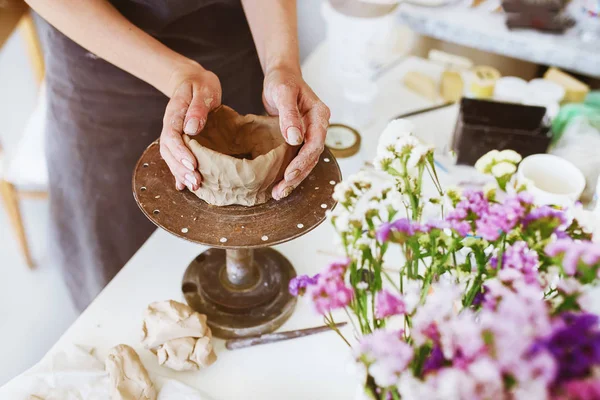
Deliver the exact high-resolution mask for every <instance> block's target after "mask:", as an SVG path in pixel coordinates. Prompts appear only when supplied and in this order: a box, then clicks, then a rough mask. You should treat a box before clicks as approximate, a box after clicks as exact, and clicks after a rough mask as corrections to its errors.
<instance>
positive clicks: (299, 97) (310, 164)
mask: <svg viewBox="0 0 600 400" xmlns="http://www.w3.org/2000/svg"><path fill="white" fill-rule="evenodd" d="M263 101H264V104H265V107H266V109H267V112H268V113H269V114H271V115H279V125H280V128H281V133H282V134H283V137H284V138H285V140H286V141H287V142H288V143H289V144H290V145H293V146H297V145H300V144H302V143H304V145H303V146H302V148H301V149H300V151H299V153H298V155H297V156H296V158H294V159H293V160H292V162H291V163H290V165H289V166H288V167H287V169H286V170H285V176H284V180H283V181H281V182H279V183H278V184H277V185H275V187H274V188H273V192H272V196H273V198H274V199H276V200H280V199H283V198H285V197H287V196H289V195H290V193H292V191H293V190H294V189H295V188H296V187H297V186H298V185H299V184H300V182H302V181H303V180H304V179H305V178H306V177H307V176H308V174H310V172H311V171H312V170H313V168H314V167H315V166H316V165H317V163H318V162H319V157H320V155H321V153H322V152H323V149H324V148H325V136H326V135H327V127H328V126H329V115H330V113H329V108H327V106H326V105H325V104H323V102H322V101H321V100H319V98H318V97H317V95H316V94H315V93H314V92H313V91H312V89H311V88H310V87H309V86H308V85H307V84H306V82H304V80H303V79H302V74H301V72H300V69H299V68H287V67H284V68H273V69H270V70H269V71H268V72H267V74H266V76H265V84H264V92H263Z"/></svg>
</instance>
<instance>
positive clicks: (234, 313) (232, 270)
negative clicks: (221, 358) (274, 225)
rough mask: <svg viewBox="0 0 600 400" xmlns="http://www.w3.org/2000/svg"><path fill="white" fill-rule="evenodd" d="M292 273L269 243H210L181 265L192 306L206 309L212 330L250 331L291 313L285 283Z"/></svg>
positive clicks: (233, 334) (272, 325)
mask: <svg viewBox="0 0 600 400" xmlns="http://www.w3.org/2000/svg"><path fill="white" fill-rule="evenodd" d="M295 276H296V271H295V270H294V267H293V266H292V264H291V263H290V262H289V261H288V260H287V259H286V258H285V257H284V256H283V255H282V254H281V253H279V252H278V251H276V250H273V249H271V248H259V249H254V250H253V249H236V250H233V249H228V250H223V249H209V250H207V251H205V252H204V253H202V254H200V255H199V256H198V257H196V259H194V261H192V263H191V264H190V266H189V267H188V269H187V270H186V272H185V274H184V277H183V282H182V291H183V294H184V296H185V299H186V301H187V303H188V304H189V305H190V306H191V307H192V308H193V309H194V310H195V311H198V312H199V313H201V314H206V316H207V317H208V325H209V326H210V328H211V330H212V333H213V335H214V336H216V337H219V338H223V339H231V338H239V337H247V336H255V335H261V334H263V333H268V332H272V331H274V330H276V329H277V328H279V327H280V326H281V325H282V324H283V323H284V322H285V321H286V320H287V319H288V318H289V317H290V316H291V315H292V312H293V310H294V307H295V305H296V298H295V297H293V296H291V295H290V294H289V292H288V285H289V282H290V280H291V279H292V278H293V277H295Z"/></svg>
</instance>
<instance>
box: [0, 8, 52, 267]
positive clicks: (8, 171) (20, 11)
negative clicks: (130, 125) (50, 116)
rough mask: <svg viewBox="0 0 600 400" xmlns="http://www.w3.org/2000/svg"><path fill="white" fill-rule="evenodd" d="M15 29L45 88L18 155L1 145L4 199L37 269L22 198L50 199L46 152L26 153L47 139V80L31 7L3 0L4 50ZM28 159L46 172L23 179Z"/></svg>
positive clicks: (0, 30)
mask: <svg viewBox="0 0 600 400" xmlns="http://www.w3.org/2000/svg"><path fill="white" fill-rule="evenodd" d="M15 30H18V31H19V32H20V34H21V35H22V36H23V38H24V39H25V42H26V44H27V50H28V54H29V58H30V60H31V63H32V66H33V71H34V74H35V78H36V80H37V82H38V84H40V86H42V90H41V91H40V95H39V99H38V106H37V107H36V110H35V111H34V113H33V115H32V117H31V118H30V120H29V121H28V123H27V126H26V129H25V130H24V132H23V135H22V138H21V143H20V145H19V146H18V148H17V151H16V152H15V154H11V157H8V155H6V154H3V152H2V146H1V145H0V198H1V199H2V202H3V204H4V208H5V209H6V211H7V214H8V217H9V220H10V223H11V225H12V228H13V230H14V232H15V235H16V238H17V241H18V242H19V246H20V248H21V252H22V253H23V256H24V258H25V261H26V263H27V265H28V266H29V267H30V268H33V267H34V263H33V258H32V257H31V252H30V250H29V245H28V242H27V235H26V232H25V228H24V225H23V218H22V215H21V209H20V206H19V200H20V199H21V198H38V199H39V198H42V199H43V198H47V196H48V193H47V171H46V166H45V161H44V155H43V150H41V149H39V148H36V150H37V153H38V154H35V155H31V154H29V155H27V154H25V153H26V152H27V151H28V150H29V149H31V143H35V142H36V141H39V138H40V137H43V127H44V117H45V100H44V96H43V94H44V93H43V92H44V90H43V85H42V81H43V78H44V61H43V54H42V50H41V46H40V42H39V38H38V35H37V32H36V28H35V24H34V21H33V18H32V15H31V12H30V10H29V7H28V6H27V4H25V2H24V1H22V0H0V49H1V48H2V46H3V45H4V43H5V42H6V40H7V39H8V38H9V37H10V36H11V34H12V33H13V32H14V31H15ZM24 142H25V143H24ZM40 152H41V153H42V154H41V155H40V154H39V153H40ZM27 157H29V158H35V159H37V165H38V166H39V168H40V169H42V171H41V172H40V171H39V170H38V171H29V173H28V174H29V178H31V177H34V178H32V179H25V180H24V181H23V179H21V178H22V177H23V174H22V173H20V171H22V170H23V167H22V166H23V165H24V164H27V165H29V162H28V161H27V160H24V158H27ZM40 157H41V160H40ZM25 169H27V168H25Z"/></svg>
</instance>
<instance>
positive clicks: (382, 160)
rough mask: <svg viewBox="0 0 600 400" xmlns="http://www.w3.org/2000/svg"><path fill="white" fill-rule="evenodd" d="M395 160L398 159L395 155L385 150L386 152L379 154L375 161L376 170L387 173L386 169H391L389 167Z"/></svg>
mask: <svg viewBox="0 0 600 400" xmlns="http://www.w3.org/2000/svg"><path fill="white" fill-rule="evenodd" d="M395 158H396V155H395V154H394V153H392V152H391V151H388V150H385V151H383V152H381V153H378V154H377V157H375V160H373V165H374V166H375V169H376V170H378V171H385V170H386V169H388V168H389V166H390V165H391V164H392V162H394V159H395Z"/></svg>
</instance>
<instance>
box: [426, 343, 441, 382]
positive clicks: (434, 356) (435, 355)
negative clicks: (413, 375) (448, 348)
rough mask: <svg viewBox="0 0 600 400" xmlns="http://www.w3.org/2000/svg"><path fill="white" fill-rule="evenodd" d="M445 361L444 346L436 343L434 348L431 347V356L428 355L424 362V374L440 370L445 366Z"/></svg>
mask: <svg viewBox="0 0 600 400" xmlns="http://www.w3.org/2000/svg"><path fill="white" fill-rule="evenodd" d="M444 363H445V359H444V353H442V348H441V347H440V345H439V343H436V344H434V346H433V349H431V353H430V354H429V357H427V359H426V360H425V363H424V364H423V376H425V375H427V374H429V373H432V372H435V371H437V370H439V369H440V368H442V367H443V366H444Z"/></svg>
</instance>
